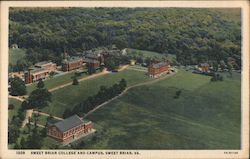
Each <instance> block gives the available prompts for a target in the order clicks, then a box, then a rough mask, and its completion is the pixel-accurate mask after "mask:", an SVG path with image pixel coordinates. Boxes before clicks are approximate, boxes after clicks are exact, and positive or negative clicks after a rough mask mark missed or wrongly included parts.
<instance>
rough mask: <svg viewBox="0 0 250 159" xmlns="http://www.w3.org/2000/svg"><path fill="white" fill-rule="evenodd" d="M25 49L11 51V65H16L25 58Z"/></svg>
mask: <svg viewBox="0 0 250 159" xmlns="http://www.w3.org/2000/svg"><path fill="white" fill-rule="evenodd" d="M25 51H26V50H25V49H9V64H12V65H15V64H16V62H17V60H19V59H22V58H24V56H25Z"/></svg>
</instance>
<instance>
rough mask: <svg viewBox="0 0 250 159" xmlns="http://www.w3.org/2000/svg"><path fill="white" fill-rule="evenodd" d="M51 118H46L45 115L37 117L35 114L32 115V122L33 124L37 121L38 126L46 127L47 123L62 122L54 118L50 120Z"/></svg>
mask: <svg viewBox="0 0 250 159" xmlns="http://www.w3.org/2000/svg"><path fill="white" fill-rule="evenodd" d="M48 118H49V117H48V116H45V115H38V116H37V115H35V114H33V115H32V121H33V122H35V120H36V122H37V124H40V125H44V126H45V125H46V122H47V121H48V122H50V123H55V122H58V121H60V120H57V119H54V118H52V119H48Z"/></svg>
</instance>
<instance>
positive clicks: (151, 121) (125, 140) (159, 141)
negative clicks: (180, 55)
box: [83, 70, 241, 150]
mask: <svg viewBox="0 0 250 159" xmlns="http://www.w3.org/2000/svg"><path fill="white" fill-rule="evenodd" d="M224 79H225V80H224V81H222V82H217V83H216V82H215V83H213V82H210V78H209V77H208V76H202V75H197V74H193V73H191V72H189V71H184V70H180V71H179V72H178V73H177V74H176V75H175V76H173V77H171V78H168V79H165V80H163V81H160V82H157V83H154V84H152V85H148V86H143V87H137V88H134V89H132V90H130V91H129V92H128V93H127V94H125V95H124V96H123V97H121V98H119V99H117V100H115V101H113V102H111V103H109V104H107V105H106V106H104V107H102V108H100V109H99V110H97V111H96V112H94V113H93V114H92V115H91V116H89V117H88V119H90V120H92V121H93V122H94V124H95V127H96V128H97V129H98V130H99V133H98V135H97V138H98V139H97V140H96V142H93V141H92V140H90V141H88V142H86V145H85V147H83V148H89V149H96V148H98V149H211V150H214V149H240V144H241V143H240V134H241V133H240V130H241V128H240V125H241V124H240V121H241V115H240V112H241V107H240V74H237V73H235V74H234V75H233V78H230V77H228V74H224ZM179 90H181V95H180V97H179V98H175V94H176V92H177V91H179ZM145 99H147V100H145ZM107 127H108V129H107Z"/></svg>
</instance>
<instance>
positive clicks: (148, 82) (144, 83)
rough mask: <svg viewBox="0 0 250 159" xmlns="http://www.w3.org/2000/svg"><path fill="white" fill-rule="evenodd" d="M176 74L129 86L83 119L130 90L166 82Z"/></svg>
mask: <svg viewBox="0 0 250 159" xmlns="http://www.w3.org/2000/svg"><path fill="white" fill-rule="evenodd" d="M176 73H177V71H176V72H174V73H171V74H168V75H165V76H162V77H160V78H157V79H155V80H152V81H147V82H143V83H138V84H136V85H133V86H129V87H127V88H126V89H125V90H124V91H123V92H122V93H121V94H119V95H118V96H115V97H114V98H112V99H110V100H108V101H106V102H104V103H102V104H100V105H98V106H97V107H95V108H94V109H92V110H91V111H89V112H88V113H87V114H85V115H84V116H83V118H85V117H87V116H89V115H90V114H92V113H93V112H95V111H96V110H97V109H99V108H101V107H103V106H104V105H106V104H108V103H110V102H112V101H113V100H115V99H117V98H119V97H121V96H123V95H124V94H125V93H127V92H128V91H129V90H130V89H132V88H135V87H139V86H143V85H149V84H153V83H156V82H159V81H162V80H164V79H166V78H169V77H171V76H173V75H175V74H176Z"/></svg>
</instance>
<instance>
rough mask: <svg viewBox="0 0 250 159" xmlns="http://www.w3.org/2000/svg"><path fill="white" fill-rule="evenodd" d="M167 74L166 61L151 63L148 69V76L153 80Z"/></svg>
mask: <svg viewBox="0 0 250 159" xmlns="http://www.w3.org/2000/svg"><path fill="white" fill-rule="evenodd" d="M167 73H170V63H169V62H168V61H162V62H158V63H153V64H151V65H149V67H148V74H149V76H150V77H153V78H158V77H160V76H161V75H164V74H167Z"/></svg>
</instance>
